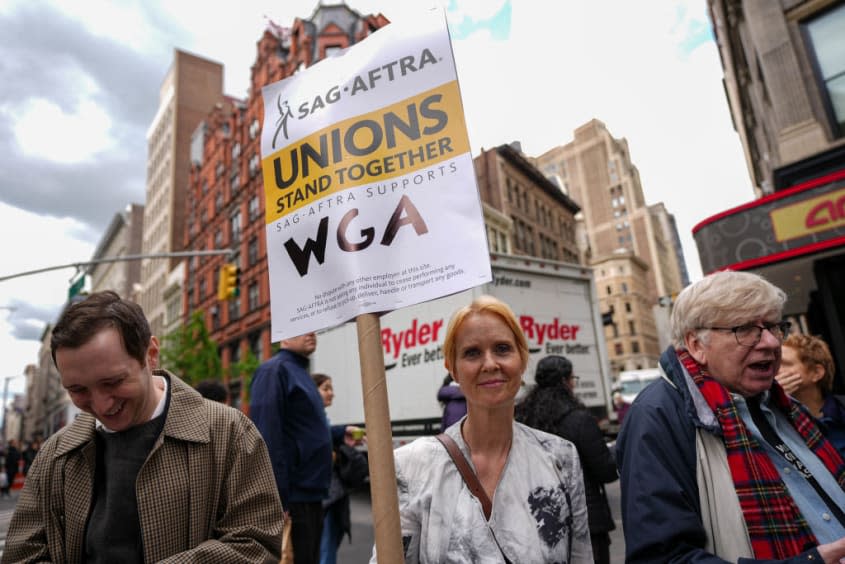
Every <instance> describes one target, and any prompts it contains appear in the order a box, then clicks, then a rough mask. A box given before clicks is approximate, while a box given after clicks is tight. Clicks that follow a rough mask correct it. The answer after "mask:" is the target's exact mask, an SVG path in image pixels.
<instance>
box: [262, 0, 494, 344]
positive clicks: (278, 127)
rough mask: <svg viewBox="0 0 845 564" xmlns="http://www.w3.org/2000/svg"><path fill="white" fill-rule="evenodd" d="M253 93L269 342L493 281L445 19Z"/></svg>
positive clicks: (362, 46) (376, 37)
mask: <svg viewBox="0 0 845 564" xmlns="http://www.w3.org/2000/svg"><path fill="white" fill-rule="evenodd" d="M262 94H263V97H264V107H265V118H264V128H263V132H262V138H261V152H262V169H263V173H264V190H265V198H266V202H265V203H266V206H265V208H266V224H267V225H266V230H267V256H268V262H269V270H270V297H271V318H272V337H273V340H274V341H278V340H280V339H283V338H286V337H292V336H296V335H300V334H302V333H305V332H308V331H315V330H319V329H323V328H326V327H331V326H334V325H337V324H339V323H342V322H344V321H347V320H349V319H351V318H353V317H355V316H357V315H359V314H362V313H372V312H385V311H391V310H394V309H397V308H400V307H404V306H407V305H412V304H415V303H420V302H424V301H427V300H431V299H435V298H438V297H440V296H444V295H448V294H452V293H455V292H459V291H462V290H465V289H467V288H470V287H473V286H477V285H479V284H483V283H485V282H487V281H489V280H490V279H491V274H490V263H489V255H488V251H487V242H486V236H485V230H484V222H483V216H482V211H481V204H480V200H479V197H478V189H477V186H476V180H475V171H474V168H473V163H472V157H471V154H470V147H469V138H468V136H467V131H466V124H465V122H464V115H463V108H462V105H461V98H460V91H459V88H458V81H457V75H456V72H455V63H454V60H453V58H452V49H451V45H450V42H449V34H448V30H447V27H446V20H445V17H444V15H443V13H442V11H437V10H433V11H431V12H428V13H425V14H423V15H422V17H421V18H420V19H419V20H415V21H414V23H413V25H412V26H410V25H405V26H402V25H400V24H389V25H387V26H385V27H384V28H382V29H381V30H379V31H377V32H376V33H374V34H373V35H371V36H370V37H368V38H367V39H365V40H364V41H362V42H361V43H359V44H357V45H354V46H352V47H350V48H349V49H347V50H346V51H345V52H343V53H342V54H340V55H338V56H336V57H333V58H329V59H325V60H323V61H321V62H319V63H317V64H316V65H314V66H312V67H310V68H308V69H305V70H303V71H300V72H297V73H296V74H295V75H293V76H291V77H289V78H286V79H284V80H282V81H280V82H277V83H274V84H271V85H269V86H266V87H265V88H264V89H263V91H262Z"/></svg>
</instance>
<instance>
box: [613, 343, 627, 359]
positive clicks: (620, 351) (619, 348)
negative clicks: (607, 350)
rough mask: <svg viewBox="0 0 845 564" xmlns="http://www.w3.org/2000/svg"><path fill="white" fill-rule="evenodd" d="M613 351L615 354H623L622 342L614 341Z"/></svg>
mask: <svg viewBox="0 0 845 564" xmlns="http://www.w3.org/2000/svg"><path fill="white" fill-rule="evenodd" d="M613 352H614V353H616V356H622V355H623V354H625V351H624V349H623V348H622V343H614V344H613Z"/></svg>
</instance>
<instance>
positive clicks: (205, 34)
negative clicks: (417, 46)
mask: <svg viewBox="0 0 845 564" xmlns="http://www.w3.org/2000/svg"><path fill="white" fill-rule="evenodd" d="M348 4H349V5H350V6H351V7H352V8H353V9H356V10H358V11H359V12H360V13H362V14H368V13H378V12H381V13H383V14H384V15H385V16H386V17H387V18H388V19H391V20H393V21H399V20H402V19H405V18H409V17H413V15H414V14H415V13H418V12H419V10H423V9H426V8H427V7H430V6H432V5H437V4H441V5H444V4H443V2H438V1H437V0H404V1H402V2H396V1H393V2H375V1H371V0H349V2H348ZM445 5H446V7H447V14H448V18H449V23H450V30H451V33H452V38H453V44H454V52H455V58H456V61H457V66H458V78H459V81H460V84H461V90H462V96H463V102H464V107H465V112H466V121H467V126H468V128H469V134H470V142H471V147H472V151H473V155H475V154H477V153H478V152H479V151H480V150H481V149H482V148H489V147H493V146H496V145H499V144H502V143H508V142H511V141H514V140H518V141H520V142H521V143H522V148H523V151H524V152H525V153H526V154H528V155H531V156H536V155H539V154H541V153H542V152H544V151H546V150H548V149H550V148H552V147H554V146H556V145H561V144H565V143H567V142H569V141H571V140H572V137H573V131H574V129H575V128H577V127H578V126H580V125H582V124H583V123H585V122H587V121H589V120H590V119H592V118H598V119H600V120H602V121H603V122H604V123H605V124H606V125H607V127H608V129H609V130H610V132H611V133H612V134H613V135H614V136H616V137H625V138H627V139H628V143H629V147H630V151H631V157H632V160H633V162H634V163H635V164H636V166H637V167H638V168H639V171H640V175H641V180H642V184H643V189H644V192H645V197H646V201H647V202H648V203H656V202H661V201H662V202H664V203H665V205H666V207H667V209H668V210H669V211H670V212H671V213H673V214H674V215H675V217H676V219H677V222H678V227H679V229H680V231H681V239H682V243H683V246H684V252H685V253H686V261H687V267H688V269H689V271H690V275H691V277H692V279H693V280H695V279H698V278H700V277H701V269H700V266H699V262H698V255H697V253H696V250H695V247H694V244H693V241H692V235H691V229H692V227H693V226H694V225H695V224H696V223H698V222H699V221H701V220H702V219H704V218H706V217H708V216H711V215H713V214H715V213H718V212H720V211H723V210H725V209H727V208H729V207H733V206H735V205H738V204H741V203H743V202H746V201H748V200H750V199H752V198H753V192H752V188H751V184H750V181H749V178H748V173H747V170H746V168H745V164H744V159H743V155H742V149H741V146H740V143H739V140H738V137H737V135H736V133H735V132H734V131H733V128H732V125H731V119H730V115H729V113H728V109H727V103H726V101H725V97H724V93H723V90H722V84H721V79H722V71H721V67H720V65H719V57H718V53H717V50H716V45H715V43H714V40H713V37H712V33H711V26H710V22H709V20H708V18H707V14H706V8H705V6H706V2H705V1H704V0H660V1H658V2H630V1H629V0H618V1H612V2H611V1H601V0H577V1H576V0H565V1H557V2H547V1H541V0H510V1H506V0H470V1H466V0H457V1H456V0H453V1H452V2H449V3H448V4H445ZM315 6H316V0H285V1H279V0H274V1H261V0H241V1H239V2H236V3H229V2H227V3H223V2H198V1H189V0H181V1H179V2H159V1H147V0H144V1H137V2H136V1H122V2H112V1H110V0H104V1H90V0H78V1H73V2H71V1H66V2H42V1H37V0H22V1H18V0H11V1H9V0H6V1H5V2H3V3H0V52H2V53H3V56H2V58H0V83H2V85H3V87H2V88H0V171H2V175H0V236H2V241H3V245H2V248H3V251H2V257H3V260H2V262H1V263H0V277H2V276H6V275H10V274H14V273H18V272H22V271H27V270H34V269H38V268H42V267H45V266H50V265H56V264H67V263H69V262H73V261H79V260H85V259H88V258H90V257H91V255H92V253H93V251H94V248H95V246H96V244H97V242H98V241H99V239H100V237H101V236H102V234H103V231H104V230H105V228H106V227H107V226H108V223H109V222H110V220H111V218H112V217H113V215H114V214H115V213H116V212H118V211H119V210H121V209H123V208H124V207H125V206H126V205H127V204H128V203H130V202H138V203H143V202H144V185H145V168H146V166H145V162H146V132H147V129H148V128H149V126H150V123H151V122H152V119H153V117H154V115H155V111H156V108H157V106H158V93H159V87H160V85H161V82H162V80H163V78H164V76H165V74H166V72H167V70H168V67H169V66H170V63H171V61H172V57H173V49H175V48H179V49H183V50H186V51H190V52H192V53H195V54H198V55H201V56H204V57H207V58H209V59H212V60H215V61H219V62H221V63H223V64H224V65H225V91H226V93H227V94H229V95H232V96H235V97H241V98H242V97H245V96H246V92H247V88H248V85H249V69H250V66H251V65H252V63H253V61H254V59H255V44H256V42H257V41H258V39H259V38H260V37H261V34H262V32H263V30H264V27H265V25H266V21H267V20H266V18H268V17H269V18H270V19H272V20H273V21H275V22H277V23H278V24H281V25H285V26H289V25H291V24H292V23H293V21H294V19H295V18H296V17H300V18H308V17H309V16H310V15H311V14H312V12H313V10H314V8H315ZM73 274H74V271H73V269H65V270H61V271H56V272H53V273H48V274H39V275H34V276H29V277H25V278H18V279H14V280H9V281H4V282H0V308H7V307H11V308H14V310H12V311H10V310H7V309H0V351H2V356H0V371H2V372H0V377H4V378H5V377H9V376H14V375H18V374H22V372H23V369H24V367H25V365H26V364H28V363H32V362H35V361H36V355H37V351H38V346H39V343H38V339H39V338H40V336H41V334H42V332H43V330H44V327H45V323H46V322H48V321H52V320H54V319H55V316H56V314H57V312H58V311H59V309H60V307H61V305H62V304H63V303H64V301H65V299H66V295H67V288H68V281H69V279H70V278H71V277H72V276H73ZM22 384H23V379H22V378H20V379H17V380H12V381H11V383H10V390H16V389H21V388H22Z"/></svg>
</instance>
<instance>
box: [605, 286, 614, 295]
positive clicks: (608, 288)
mask: <svg viewBox="0 0 845 564" xmlns="http://www.w3.org/2000/svg"><path fill="white" fill-rule="evenodd" d="M606 289H607V295H608V296H609V295H610V294H612V293H613V290H612V289H611V287H610V286H607V287H606Z"/></svg>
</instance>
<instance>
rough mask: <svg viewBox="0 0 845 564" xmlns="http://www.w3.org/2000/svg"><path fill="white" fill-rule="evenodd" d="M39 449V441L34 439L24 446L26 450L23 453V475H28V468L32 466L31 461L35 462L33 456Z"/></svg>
mask: <svg viewBox="0 0 845 564" xmlns="http://www.w3.org/2000/svg"><path fill="white" fill-rule="evenodd" d="M40 449H41V439H39V438H37V437H36V438H35V439H32V441H30V442H29V444H27V445H26V448H25V449H24V451H23V474H24V476H26V475H27V474H29V467H30V466H32V461H33V460H35V456H36V455H37V454H38V451H39V450H40Z"/></svg>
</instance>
